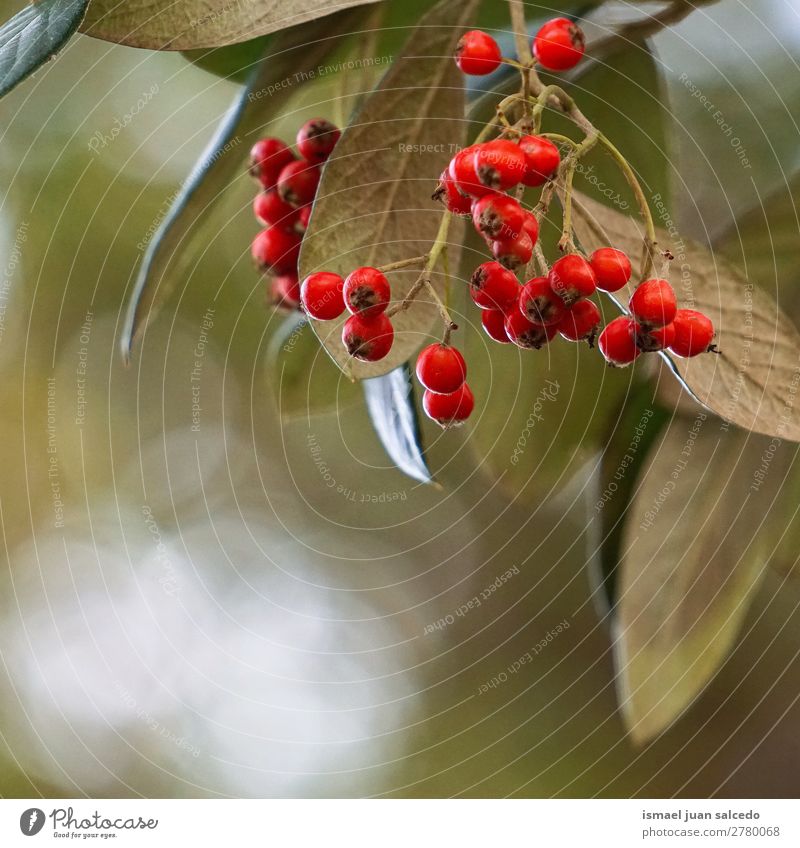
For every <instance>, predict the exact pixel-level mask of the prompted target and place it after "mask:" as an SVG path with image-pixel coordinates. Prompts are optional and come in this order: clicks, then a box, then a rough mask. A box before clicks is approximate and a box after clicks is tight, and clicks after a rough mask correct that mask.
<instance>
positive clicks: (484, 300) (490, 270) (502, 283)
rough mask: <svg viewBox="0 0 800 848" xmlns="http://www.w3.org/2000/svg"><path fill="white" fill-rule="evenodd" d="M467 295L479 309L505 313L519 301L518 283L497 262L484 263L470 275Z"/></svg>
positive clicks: (509, 272)
mask: <svg viewBox="0 0 800 848" xmlns="http://www.w3.org/2000/svg"><path fill="white" fill-rule="evenodd" d="M469 293H470V295H471V296H472V300H473V301H474V302H475V305H476V306H479V307H480V308H481V309H499V310H501V311H505V310H506V309H510V308H511V307H512V306H515V305H516V303H517V301H518V300H519V282H518V280H517V278H516V277H515V276H514V275H513V274H512V273H511V271H509V270H507V269H506V268H503V266H502V265H500V264H499V263H498V262H484V263H483V265H478V267H477V268H476V269H475V271H474V272H473V274H472V277H471V279H470V285H469Z"/></svg>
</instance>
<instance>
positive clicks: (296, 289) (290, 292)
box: [269, 274, 300, 310]
mask: <svg viewBox="0 0 800 848" xmlns="http://www.w3.org/2000/svg"><path fill="white" fill-rule="evenodd" d="M269 300H270V303H271V304H272V305H273V306H277V307H279V308H281V309H292V310H294V309H297V308H298V307H299V306H300V281H299V280H298V279H297V274H282V275H281V276H280V277H270V279H269Z"/></svg>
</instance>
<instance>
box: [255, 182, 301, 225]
mask: <svg viewBox="0 0 800 848" xmlns="http://www.w3.org/2000/svg"><path fill="white" fill-rule="evenodd" d="M253 213H254V214H255V216H256V218H257V219H258V220H259V221H260V222H261V223H262V224H264V226H265V227H266V226H269V225H270V224H278V225H279V226H281V227H283V229H285V230H291V229H293V228H294V226H295V224H296V223H297V221H298V216H299V213H298V211H297V210H296V209H295V208H294V207H292V206H289V204H288V203H284V202H283V201H282V200H281V198H280V196H279V195H278V192H277V191H276V190H275V189H274V188H271V189H269V190H268V191H260V192H259V193H258V194H257V195H256V196H255V200H253Z"/></svg>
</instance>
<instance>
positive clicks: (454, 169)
mask: <svg viewBox="0 0 800 848" xmlns="http://www.w3.org/2000/svg"><path fill="white" fill-rule="evenodd" d="M477 151H478V145H475V144H473V145H471V146H470V147H465V148H464V149H463V150H459V151H458V153H456V155H455V156H454V157H453V158H452V159H451V160H450V164H449V165H448V166H447V173H448V174H449V175H450V178H451V179H452V180H453V182H454V183H455V184H456V188H457V189H458V191H460V192H461V193H462V194H467V195H469V196H470V197H483V195H484V194H491V192H492V189H491V188H489V187H488V186H485V185H484V184H483V183H482V182H481V181H480V180H479V179H478V174H477V171H476V170H475V154H476V153H477Z"/></svg>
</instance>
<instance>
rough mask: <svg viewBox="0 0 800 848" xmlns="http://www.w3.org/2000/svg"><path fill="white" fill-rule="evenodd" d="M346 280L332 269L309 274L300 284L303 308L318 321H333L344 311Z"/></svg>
mask: <svg viewBox="0 0 800 848" xmlns="http://www.w3.org/2000/svg"><path fill="white" fill-rule="evenodd" d="M343 287H344V280H343V279H342V278H341V277H340V276H339V275H338V274H332V273H331V272H330V271H318V272H317V273H315V274H309V275H308V276H307V277H306V278H305V280H303V283H302V285H301V286H300V302H301V303H302V304H303V309H304V310H305V311H306V313H307V314H308V315H310V316H311V317H312V318H316V319H317V321H333V319H334V318H338V317H339V316H340V315H341V314H342V312H344V298H343V296H342V289H343Z"/></svg>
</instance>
